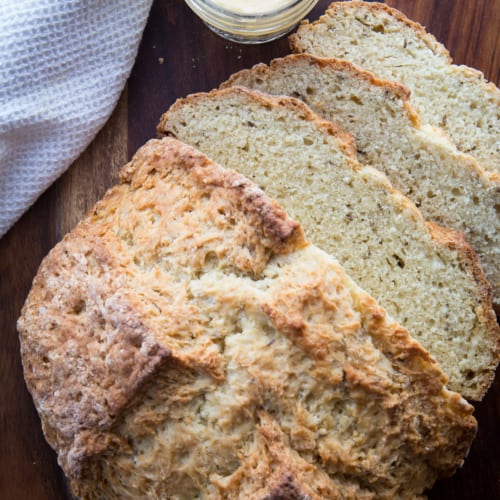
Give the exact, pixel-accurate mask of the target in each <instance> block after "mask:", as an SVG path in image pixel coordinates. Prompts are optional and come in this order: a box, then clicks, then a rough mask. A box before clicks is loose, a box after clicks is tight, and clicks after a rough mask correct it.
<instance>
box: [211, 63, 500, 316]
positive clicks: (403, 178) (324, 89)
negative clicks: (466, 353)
mask: <svg viewBox="0 0 500 500" xmlns="http://www.w3.org/2000/svg"><path fill="white" fill-rule="evenodd" d="M232 85H244V86H246V87H250V88H253V89H257V90H261V91H264V92H267V93H269V94H286V95H289V96H294V97H298V98H299V99H301V100H302V101H304V102H305V103H307V104H308V105H309V106H310V107H311V109H313V111H316V112H317V113H319V114H320V115H321V116H323V117H324V118H326V119H327V120H330V121H333V122H335V123H337V124H338V125H340V127H341V128H342V130H344V131H345V132H349V133H350V134H352V136H353V138H354V141H355V144H356V150H357V156H358V159H359V161H360V162H361V163H363V164H367V165H371V166H373V167H375V168H377V169H379V170H381V171H382V172H384V173H385V174H386V175H387V176H388V177H389V180H390V181H391V183H392V184H393V185H394V187H396V188H397V189H399V190H400V191H401V192H402V193H403V194H405V195H406V196H408V197H409V198H410V199H411V200H412V201H413V202H415V204H416V205H417V207H418V208H419V209H420V211H421V212H422V214H423V215H424V217H426V218H428V219H431V220H434V221H436V222H438V223H440V224H442V225H445V226H448V227H451V228H452V229H457V230H459V231H461V232H463V233H464V234H465V235H466V236H467V238H468V239H469V241H470V242H471V243H472V246H473V247H474V249H475V250H476V252H477V253H478V255H479V257H480V261H481V264H482V265H483V267H484V270H485V272H486V277H487V278H488V280H489V281H490V282H491V283H492V285H493V290H494V301H495V302H496V304H497V305H498V306H499V307H500V217H499V214H498V207H499V206H500V176H498V175H497V174H491V175H488V174H487V173H486V172H485V171H484V170H483V169H482V168H481V167H480V165H479V164H478V163H477V161H476V160H475V159H474V158H472V157H471V156H469V155H465V154H463V153H460V152H459V151H458V150H457V149H456V147H455V146H454V145H453V144H452V143H451V142H450V141H449V140H447V138H446V137H444V136H443V134H440V133H439V131H436V130H435V129H433V128H431V127H426V126H422V125H421V123H420V119H419V117H418V115H416V114H415V112H414V111H413V110H412V108H411V106H410V103H409V95H410V92H409V91H408V90H407V89H406V88H404V87H402V86H401V85H399V84H395V83H391V82H388V81H387V80H379V79H377V78H375V77H374V76H373V75H371V74H370V73H368V72H366V71H362V70H361V69H359V68H357V67H355V66H354V65H352V64H351V63H349V62H347V61H341V60H335V59H319V58H316V57H314V56H311V55H308V54H296V55H291V56H287V57H285V58H282V59H276V60H274V61H273V62H272V63H271V64H270V65H269V66H268V65H265V64H258V65H257V66H255V67H253V68H252V69H249V70H243V71H240V72H239V73H237V74H235V75H233V76H232V77H231V78H230V79H229V80H228V81H227V82H225V83H223V84H222V85H221V88H225V87H228V86H232Z"/></svg>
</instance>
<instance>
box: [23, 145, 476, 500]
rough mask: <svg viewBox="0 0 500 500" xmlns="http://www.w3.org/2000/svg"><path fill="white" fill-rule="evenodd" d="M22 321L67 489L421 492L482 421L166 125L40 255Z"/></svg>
mask: <svg viewBox="0 0 500 500" xmlns="http://www.w3.org/2000/svg"><path fill="white" fill-rule="evenodd" d="M19 331H20V336H21V347H22V355H23V364H24V372H25V377H26V381H27V384H28V387H29V389H30V391H31V393H32V394H33V398H34V401H35V404H36V407H37V409H38V412H39V414H40V417H41V420H42V424H43V428H44V432H45V434H46V437H47V439H48V441H49V442H50V443H51V445H52V446H53V447H54V448H55V449H56V451H57V452H58V459H59V463H60V464H61V465H62V467H63V468H64V470H65V472H66V474H67V475H68V477H69V478H70V481H71V486H72V490H73V493H74V494H75V495H76V496H78V497H79V498H85V499H89V500H91V499H103V498H110V499H111V498H151V499H153V498H164V499H166V498H175V499H179V500H192V499H201V498H205V499H214V500H215V499H220V498H225V499H228V500H236V499H247V498H253V499H264V498H267V499H271V498H274V499H278V498H287V499H291V498H296V499H298V498H301V499H305V498H308V499H311V500H321V499H325V498H328V499H339V498H345V499H347V498H351V499H352V498H359V499H361V498H363V499H369V498H370V499H371V498H381V499H392V498H420V497H421V495H422V494H423V492H424V490H425V489H427V488H430V487H431V486H432V484H433V483H434V481H435V480H436V479H437V478H438V477H440V476H443V475H449V474H451V473H452V472H453V471H454V470H455V469H456V468H457V467H458V466H460V464H461V463H462V462H463V459H464V457H465V455H466V453H467V450H468V448H469V446H470V443H471V440H472V438H473V436H474V433H475V429H476V422H475V420H474V418H473V417H472V410H473V408H472V406H471V405H469V404H468V403H467V402H466V401H464V400H463V399H462V398H461V397H460V395H458V394H457V393H453V392H450V391H448V390H447V389H445V388H444V386H443V382H444V380H445V377H444V375H443V373H442V372H441V370H440V369H439V367H438V366H437V364H436V363H435V362H434V361H433V360H432V358H431V357H430V355H429V353H428V352H427V351H425V350H424V349H423V348H422V347H421V346H420V345H419V344H418V343H417V342H415V341H414V340H412V339H411V338H410V336H409V335H408V332H407V331H406V330H405V329H403V328H401V327H400V326H398V325H397V324H395V323H394V322H391V321H390V320H388V318H387V317H386V314H385V311H384V310H383V309H381V308H380V307H379V306H378V305H377V304H376V303H375V301H374V300H373V298H371V297H370V296H369V295H368V294H367V293H366V292H364V291H362V290H361V289H360V288H359V287H358V286H357V285H355V284H354V282H353V281H352V280H351V279H350V278H349V277H348V276H347V275H346V274H345V272H344V271H343V269H342V268H341V267H340V266H339V264H338V263H337V262H336V261H334V260H333V259H332V258H331V257H329V256H327V255H326V254H325V253H324V252H322V251H320V250H319V249H318V248H316V247H314V246H312V245H307V244H306V242H305V241H304V237H303V233H302V230H301V228H300V226H299V225H298V224H297V223H296V222H295V221H292V220H290V219H289V218H288V217H287V216H286V214H285V213H284V211H283V210H282V209H281V208H280V207H279V206H278V205H277V204H276V203H275V202H273V201H272V200H270V199H269V198H268V197H267V196H266V195H265V194H264V193H263V192H262V191H261V190H260V189H258V188H257V187H256V186H255V185H254V184H252V183H251V182H249V181H248V180H247V179H245V178H244V177H243V176H241V175H239V174H237V173H235V172H233V171H228V170H224V169H223V168H221V167H220V166H218V165H216V164H214V163H213V162H211V161H209V160H208V159H207V158H206V157H205V156H203V155H201V154H200V153H199V152H197V151H195V150H193V149H192V148H190V147H188V146H186V145H184V144H180V143H179V142H178V141H175V140H173V139H164V140H162V141H158V140H153V141H150V142H149V143H147V144H146V145H145V146H144V147H142V148H141V149H140V150H139V152H138V153H137V154H136V155H135V157H134V158H133V159H132V161H131V163H130V164H129V165H127V166H125V168H124V169H123V170H122V172H121V183H120V184H119V185H118V186H115V187H114V188H112V189H111V190H110V191H109V192H108V193H107V194H106V196H105V197H104V199H103V200H101V201H100V202H99V203H98V204H97V205H96V207H95V208H94V209H93V210H92V211H91V213H90V214H89V215H88V217H87V218H86V219H85V220H84V221H83V222H81V223H80V224H79V225H78V226H77V227H76V228H75V229H74V230H73V231H72V232H71V233H70V234H69V235H67V236H66V237H65V238H64V239H63V241H62V242H61V243H59V244H58V245H57V246H56V247H55V248H54V249H53V250H52V251H51V252H50V254H49V255H48V256H47V257H46V258H45V259H44V261H43V263H42V265H41V267H40V269H39V271H38V274H37V276H36V278H35V280H34V283H33V287H32V290H31V292H30V294H29V296H28V299H27V302H26V304H25V306H24V308H23V312H22V316H21V318H20V320H19Z"/></svg>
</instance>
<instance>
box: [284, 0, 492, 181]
mask: <svg viewBox="0 0 500 500" xmlns="http://www.w3.org/2000/svg"><path fill="white" fill-rule="evenodd" d="M290 45H291V47H292V49H293V50H294V51H296V52H308V53H311V54H314V55H317V56H320V57H336V58H339V59H347V60H349V61H351V62H353V63H355V64H357V65H359V66H361V67H363V68H364V69H367V70H369V71H372V72H373V73H374V74H375V75H377V76H379V77H381V78H385V79H388V80H394V81H399V82H402V83H403V84H404V85H406V86H407V87H408V88H410V90H411V92H412V94H411V102H412V104H413V106H414V107H415V109H416V110H417V111H418V113H419V114H420V115H421V117H422V119H423V120H424V122H426V123H430V124H431V125H435V126H439V127H442V128H444V129H445V130H446V131H447V133H448V134H449V136H450V137H451V139H452V140H453V142H454V143H455V144H456V145H457V147H458V149H459V150H460V151H462V152H464V153H469V154H471V155H473V156H474V157H475V158H476V159H477V160H478V161H479V162H480V164H481V165H482V166H483V168H485V169H486V170H488V171H491V172H496V173H497V174H498V173H500V114H499V112H498V110H499V109H500V90H499V89H498V88H497V87H496V86H495V85H494V84H493V83H491V82H489V83H488V82H487V81H486V80H485V79H484V76H483V74H482V73H481V72H479V71H477V70H474V69H472V68H469V67H466V66H456V65H453V64H452V61H451V58H450V56H449V54H448V51H447V50H446V49H445V48H444V47H443V46H442V45H441V44H439V43H438V42H437V40H436V39H435V38H434V36H432V35H430V34H428V33H426V31H425V29H424V28H423V27H422V26H420V25H419V24H417V23H414V22H412V21H410V20H409V19H407V18H406V17H405V16H404V15H403V14H402V13H401V12H398V11H397V10H395V9H392V8H390V7H388V6H387V5H385V4H381V3H372V2H359V1H349V2H334V3H332V4H331V5H330V7H329V8H328V9H327V10H326V12H325V14H324V15H323V16H321V17H320V18H319V19H318V20H317V21H315V22H313V23H310V24H309V23H307V22H304V23H303V24H302V25H301V26H300V27H299V29H298V30H297V32H296V33H295V34H293V35H292V36H291V37H290Z"/></svg>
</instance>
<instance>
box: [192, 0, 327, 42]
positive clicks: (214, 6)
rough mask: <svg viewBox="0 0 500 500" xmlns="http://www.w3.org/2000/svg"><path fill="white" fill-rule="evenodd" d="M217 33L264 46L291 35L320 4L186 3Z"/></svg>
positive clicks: (293, 0)
mask: <svg viewBox="0 0 500 500" xmlns="http://www.w3.org/2000/svg"><path fill="white" fill-rule="evenodd" d="M185 1H186V4H187V5H188V6H189V7H190V8H191V10H193V11H194V12H195V13H196V14H197V15H198V16H199V17H200V18H201V19H202V20H203V21H204V23H205V24H206V25H207V26H208V27H209V28H210V29H211V30H212V31H214V32H215V33H217V34H218V35H220V36H222V37H223V38H226V39H228V40H231V41H233V42H239V43H264V42H269V41H271V40H275V39H277V38H279V37H281V36H283V35H286V34H287V33H289V32H290V31H291V30H292V29H293V28H295V26H296V25H297V24H298V23H299V22H300V21H301V20H302V19H303V18H304V17H305V16H306V15H307V14H308V13H309V12H310V11H311V9H312V8H313V7H314V6H315V5H316V3H317V1H318V0H185Z"/></svg>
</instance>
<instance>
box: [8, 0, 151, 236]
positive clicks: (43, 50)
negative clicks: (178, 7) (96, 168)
mask: <svg viewBox="0 0 500 500" xmlns="http://www.w3.org/2000/svg"><path fill="white" fill-rule="evenodd" d="M151 3H152V0H133V1H131V0H1V1H0V237H1V236H3V235H4V234H5V233H6V232H7V230H8V229H9V228H10V227H11V226H12V225H13V224H14V222H15V221H16V220H17V219H18V218H19V217H20V216H21V215H22V214H23V212H25V211H26V209H28V207H29V206H30V205H31V204H32V203H33V202H34V201H35V200H36V199H37V198H38V196H39V195H40V194H41V193H42V192H43V191H44V190H45V189H46V188H47V187H48V186H49V185H50V184H51V183H52V182H53V181H54V180H55V179H56V178H57V177H58V176H59V175H61V174H62V173H63V172H64V171H65V170H66V169H67V168H68V167H69V165H70V164H71V163H72V162H73V161H74V160H75V159H76V158H77V157H78V155H79V154H80V153H81V152H82V151H83V150H84V149H85V147H86V146H87V145H88V144H89V143H90V142H91V140H92V139H93V138H94V136H95V135H96V133H97V132H98V130H99V129H100V128H101V127H102V126H103V125H104V123H105V122H106V120H107V119H108V117H109V115H110V114H111V112H112V110H113V108H114V106H115V104H116V102H117V100H118V97H119V95H120V93H121V91H122V89H123V87H124V85H125V82H126V79H127V77H128V75H129V73H130V70H131V68H132V65H133V63H134V59H135V56H136V53H137V49H138V46H139V41H140V39H141V36H142V32H143V29H144V26H145V24H146V20H147V16H148V12H149V9H150V7H151Z"/></svg>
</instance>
